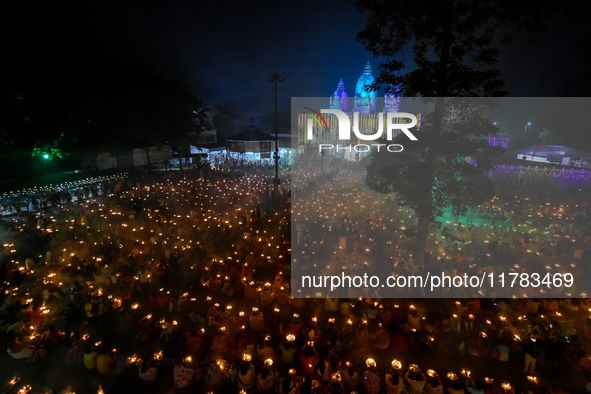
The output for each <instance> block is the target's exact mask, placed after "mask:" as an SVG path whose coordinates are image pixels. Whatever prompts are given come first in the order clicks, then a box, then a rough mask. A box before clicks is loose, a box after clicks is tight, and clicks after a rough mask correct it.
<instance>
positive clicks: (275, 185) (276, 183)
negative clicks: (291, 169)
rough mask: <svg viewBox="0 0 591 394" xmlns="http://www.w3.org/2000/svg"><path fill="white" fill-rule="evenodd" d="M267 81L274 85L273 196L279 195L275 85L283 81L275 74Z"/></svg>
mask: <svg viewBox="0 0 591 394" xmlns="http://www.w3.org/2000/svg"><path fill="white" fill-rule="evenodd" d="M269 81H271V82H272V83H274V84H275V153H274V154H273V156H274V159H275V179H273V193H274V194H275V196H277V195H279V183H280V182H281V181H280V180H279V143H278V140H279V138H278V136H277V84H278V83H279V82H282V81H283V78H281V76H280V75H279V74H277V73H275V74H273V75H271V77H270V78H269Z"/></svg>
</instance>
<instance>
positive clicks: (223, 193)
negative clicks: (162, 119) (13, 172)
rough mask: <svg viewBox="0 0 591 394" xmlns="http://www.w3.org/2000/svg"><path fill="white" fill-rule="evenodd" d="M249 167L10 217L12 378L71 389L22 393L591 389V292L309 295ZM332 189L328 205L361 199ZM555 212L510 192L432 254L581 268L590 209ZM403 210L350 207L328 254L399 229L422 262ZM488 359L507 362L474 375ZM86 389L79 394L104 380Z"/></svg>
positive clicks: (117, 189) (455, 262)
mask: <svg viewBox="0 0 591 394" xmlns="http://www.w3.org/2000/svg"><path fill="white" fill-rule="evenodd" d="M240 172H241V173H237V172H231V171H221V170H212V171H208V172H207V173H206V174H205V173H199V172H196V171H184V172H175V173H164V174H158V175H153V174H148V175H144V176H140V177H136V178H127V179H123V180H120V181H118V182H116V183H113V184H108V185H103V186H102V187H96V188H94V189H93V188H89V190H88V193H85V192H84V190H82V191H81V193H82V194H81V195H79V196H76V197H77V198H75V199H74V201H72V198H71V197H70V198H68V197H67V196H66V198H65V200H64V199H63V198H61V197H60V198H59V199H55V201H52V202H51V204H49V206H48V207H47V208H46V209H43V208H44V207H43V206H37V207H34V209H31V210H28V209H27V211H28V212H27V213H26V215H25V216H26V217H25V218H24V219H23V220H15V221H13V222H5V223H4V224H3V231H4V232H5V233H6V237H5V238H6V239H7V240H8V241H6V242H5V243H4V244H3V246H2V250H1V251H0V264H1V267H0V280H1V281H2V282H1V284H0V290H1V292H2V293H1V297H2V298H1V300H2V307H1V309H0V319H1V323H2V335H3V342H2V346H3V347H4V348H5V349H7V352H6V353H7V354H4V355H2V356H1V357H2V363H3V365H5V366H6V368H3V369H4V370H5V372H3V373H0V375H1V377H4V376H5V375H6V376H9V375H7V374H10V377H12V375H15V374H18V371H19V367H22V364H21V363H23V362H25V361H23V359H27V360H29V361H33V362H34V363H43V362H44V360H46V359H49V358H52V359H56V360H57V359H58V358H59V360H58V361H57V362H56V363H55V365H54V368H56V369H55V371H59V370H62V371H64V372H63V373H62V375H63V376H62V377H61V380H60V379H58V380H54V381H52V382H51V383H48V382H38V381H34V380H32V381H30V382H29V381H26V379H25V378H24V377H23V378H22V379H21V381H20V382H18V383H16V382H15V383H14V390H15V391H16V390H17V389H18V388H19V387H20V386H22V385H23V384H28V385H31V386H32V387H34V388H35V387H36V386H39V387H43V386H45V385H48V384H53V385H54V389H56V390H62V389H65V388H66V386H67V385H68V384H66V382H67V381H68V380H69V378H70V376H68V374H70V373H71V374H76V371H79V370H92V371H94V370H96V375H97V376H98V378H99V380H100V382H102V386H103V388H104V389H105V392H107V393H108V392H109V389H110V390H111V392H116V390H117V387H128V388H133V387H141V385H142V384H145V385H151V386H153V387H154V389H156V388H157V389H158V390H165V389H170V388H172V387H174V388H177V389H184V388H189V387H190V388H191V389H190V390H193V391H196V392H210V391H212V392H220V393H222V392H223V393H226V392H240V391H244V392H248V393H250V392H252V393H254V392H261V393H274V392H276V393H349V392H365V393H376V394H377V393H381V392H384V393H443V392H446V393H462V392H466V393H467V392H470V393H504V392H516V393H517V392H520V393H525V392H531V393H545V392H550V393H568V392H572V393H577V392H584V391H585V389H586V388H585V384H586V383H587V381H588V380H589V379H588V375H587V374H588V373H589V371H591V364H590V362H589V358H588V357H587V356H586V353H585V347H586V345H587V337H588V334H591V333H589V332H588V330H589V329H590V328H591V326H589V325H588V324H587V323H588V310H589V305H587V300H586V299H574V300H568V299H547V298H540V299H537V298H528V299H523V298H515V299H482V300H480V299H440V300H407V299H377V298H317V299H306V298H293V297H292V296H291V289H290V279H291V278H290V272H291V255H290V254H291V218H290V212H291V206H290V203H291V192H290V190H289V188H288V187H287V186H283V187H282V188H281V190H280V195H278V196H274V195H273V193H272V186H270V185H272V175H270V174H268V173H267V172H265V171H260V170H256V169H255V170H252V171H250V170H249V171H247V173H246V174H245V171H244V170H240ZM284 185H289V181H288V180H287V181H286V182H284ZM320 192H321V193H325V194H324V195H323V196H322V197H320V195H317V196H316V197H315V198H318V199H320V198H324V202H326V201H327V199H329V198H336V199H343V200H344V201H345V200H346V199H347V198H348V197H347V196H346V195H345V194H339V195H329V194H327V193H333V192H334V191H331V189H330V188H327V189H325V190H323V191H319V193H320ZM384 198H385V197H384ZM543 201H544V200H543V199H542V197H540V196H538V197H536V196H531V197H527V196H519V197H515V196H513V195H509V193H505V194H503V193H499V194H498V197H496V198H495V199H494V200H493V201H491V202H490V203H488V204H486V205H484V206H482V207H480V208H478V209H477V210H476V211H475V215H476V216H480V215H482V216H485V215H484V212H487V211H488V212H490V211H495V212H497V211H498V212H502V213H503V215H506V217H507V218H509V217H510V218H511V220H512V222H513V224H512V225H508V226H500V225H497V226H493V225H488V226H483V225H480V226H479V225H476V224H470V225H465V226H450V228H449V229H448V230H447V231H448V232H446V233H445V234H448V233H449V232H451V233H453V234H454V235H455V236H454V237H446V238H443V236H442V234H444V232H441V233H440V232H435V235H433V236H432V237H431V238H430V240H429V243H428V250H427V252H428V253H429V255H430V259H432V260H433V261H443V262H442V264H443V263H445V264H447V265H448V266H449V267H452V266H456V267H461V266H464V265H465V266H466V267H469V266H471V265H472V264H473V263H474V261H478V258H490V259H514V260H515V263H516V264H519V263H520V262H521V261H522V260H525V259H529V257H528V255H529V254H531V252H528V250H530V251H531V250H533V251H534V254H536V256H537V257H535V260H536V261H534V263H536V264H537V263H540V264H542V263H543V264H545V263H546V261H556V262H558V261H560V262H562V263H565V264H566V262H571V261H572V262H578V263H582V262H583V261H584V259H585V256H588V255H589V244H590V239H589V235H587V234H589V233H588V232H585V231H586V230H585V228H584V227H583V226H584V224H580V223H579V221H570V219H569V220H568V221H567V220H566V218H567V217H568V218H573V219H574V218H580V217H581V216H582V215H586V210H587V202H586V201H565V202H562V203H560V202H558V201H556V202H555V201H552V203H551V204H546V203H545V202H543ZM345 202H346V201H345ZM312 203H313V202H312ZM39 208H41V209H39ZM479 209H480V210H479ZM499 210H502V211H499ZM393 211H395V212H396V213H395V214H393V215H395V216H392V217H386V216H384V214H382V213H375V215H374V216H373V217H372V220H371V222H370V223H364V224H358V223H357V222H356V220H355V216H354V213H351V212H348V213H346V214H343V216H342V217H336V218H334V217H331V219H330V220H331V221H334V224H335V225H334V226H332V227H331V228H333V229H334V230H333V232H332V233H327V235H325V236H324V237H326V238H325V239H324V241H326V244H325V245H328V246H329V247H331V248H335V249H337V250H338V248H339V244H341V246H344V250H343V249H341V250H343V254H342V255H338V256H337V257H335V258H338V259H356V258H359V254H361V253H362V251H363V250H365V244H366V243H367V242H369V241H368V239H369V238H372V239H375V233H376V232H378V231H385V232H386V233H385V234H380V237H382V238H384V237H385V238H388V237H390V239H389V241H393V242H395V244H394V245H393V246H392V247H393V248H394V249H395V250H393V253H391V254H390V255H391V256H392V263H393V264H395V265H398V264H400V265H401V266H403V265H405V264H406V265H409V264H412V261H411V260H410V259H411V256H410V253H409V251H410V250H411V248H412V240H411V239H410V238H411V237H410V236H409V233H408V232H406V231H405V229H402V228H401V227H402V226H401V225H400V223H401V222H400V220H405V223H406V225H407V226H409V227H410V226H412V225H413V223H412V220H410V219H409V216H405V215H407V213H405V211H404V210H398V209H395V210H393ZM559 212H560V215H561V217H560V220H557V216H556V215H557V214H558V213H559ZM488 215H489V216H491V215H492V214H488ZM390 219H392V220H390ZM560 223H568V224H564V225H561V224H560ZM571 223H574V225H571ZM331 224H332V222H331ZM491 224H494V219H493V222H492V223H491ZM520 224H527V225H529V226H546V227H547V229H548V231H547V233H544V234H540V235H537V234H536V235H534V236H528V235H527V234H524V233H523V232H519V231H514V229H517V228H518V227H519V226H518V225H520ZM550 224H551V226H550ZM382 229H384V230H382ZM317 230H318V228H317V227H313V226H310V227H305V228H303V229H302V231H301V232H302V234H301V237H300V234H299V235H298V236H297V238H298V242H303V243H306V242H312V240H314V239H316V240H317V239H319V238H318V237H322V235H319V234H317V233H316V232H317ZM342 237H345V238H347V241H348V242H345V244H342V242H341V241H342ZM300 238H301V239H300ZM566 239H568V243H565V242H563V241H564V240H566ZM485 240H487V241H488V242H484V241H485ZM461 245H466V247H463V248H461V250H458V247H459V246H461ZM310 247H311V248H312V246H310ZM535 252H537V253H535ZM528 261H530V260H528ZM530 262H531V261H530ZM450 269H451V268H450ZM9 357H12V358H13V359H14V360H8V359H9ZM466 360H468V361H466ZM470 360H472V361H470ZM474 360H485V365H490V366H491V367H490V368H488V367H487V368H486V369H482V368H481V369H480V370H478V368H476V367H475V368H474V370H473V371H468V370H467V369H470V365H471V364H470V363H472V362H474V363H475V365H476V364H477V363H476V362H475V361H474ZM460 361H466V364H465V365H463V366H460ZM92 373H94V372H92ZM72 379H73V381H74V383H72V385H73V386H74V387H72V388H73V390H76V387H75V385H76V384H80V385H82V386H84V384H88V383H87V382H76V380H75V379H74V378H72ZM8 380H9V379H7V381H8ZM0 383H1V382H0ZM78 390H79V391H81V392H82V391H85V390H86V391H88V387H81V388H79V389H78ZM94 390H96V388H94Z"/></svg>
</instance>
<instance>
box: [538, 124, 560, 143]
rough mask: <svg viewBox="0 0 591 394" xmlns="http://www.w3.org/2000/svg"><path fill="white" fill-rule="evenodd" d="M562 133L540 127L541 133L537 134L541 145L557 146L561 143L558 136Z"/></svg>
mask: <svg viewBox="0 0 591 394" xmlns="http://www.w3.org/2000/svg"><path fill="white" fill-rule="evenodd" d="M561 135H562V133H556V132H554V131H552V130H551V129H550V128H548V127H542V131H541V132H540V133H539V134H538V138H539V139H540V142H541V143H542V145H558V144H561V143H563V141H562V138H560V136H561Z"/></svg>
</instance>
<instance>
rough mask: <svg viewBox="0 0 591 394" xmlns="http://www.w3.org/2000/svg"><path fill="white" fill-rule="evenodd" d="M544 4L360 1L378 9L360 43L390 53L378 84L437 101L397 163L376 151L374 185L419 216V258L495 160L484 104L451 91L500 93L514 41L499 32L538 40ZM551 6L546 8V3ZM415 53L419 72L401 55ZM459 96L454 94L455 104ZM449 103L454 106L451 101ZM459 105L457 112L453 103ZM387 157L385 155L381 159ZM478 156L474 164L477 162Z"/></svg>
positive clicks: (374, 51)
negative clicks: (441, 217)
mask: <svg viewBox="0 0 591 394" xmlns="http://www.w3.org/2000/svg"><path fill="white" fill-rule="evenodd" d="M542 3H544V1H542V2H536V3H535V4H534V3H533V2H529V1H528V2H512V1H508V0H499V1H494V0H483V1H477V2H474V1H470V0H438V1H431V0H358V1H357V3H356V4H357V7H358V8H359V9H360V10H361V11H365V12H370V13H371V15H370V17H369V19H368V21H367V23H366V25H365V28H364V29H363V30H362V31H361V32H359V33H358V34H357V39H358V40H359V41H360V42H361V43H362V45H363V46H364V47H365V48H366V49H367V50H369V51H370V52H371V53H372V54H373V55H374V56H376V57H377V56H385V57H386V58H387V61H386V62H384V63H382V64H381V65H380V75H379V77H378V78H377V79H376V82H375V83H374V85H373V86H372V88H373V89H377V88H379V87H381V86H384V87H385V90H386V92H389V93H394V92H396V91H397V90H399V92H400V94H402V95H406V96H409V97H410V96H422V97H435V99H434V110H433V112H432V114H430V116H429V118H428V119H427V122H426V123H427V124H426V127H424V129H423V130H422V132H421V138H419V141H418V142H417V143H413V144H407V146H409V149H407V148H406V146H405V152H404V153H403V154H401V155H398V156H397V157H396V158H397V159H398V160H397V161H391V160H390V159H384V157H383V154H382V155H380V154H376V155H374V159H373V162H372V164H370V166H369V167H368V177H367V183H368V185H369V186H370V187H373V188H375V189H377V190H380V191H382V192H392V191H395V192H396V193H397V195H398V196H399V199H400V201H401V202H402V203H403V204H404V205H406V206H408V207H411V208H412V209H414V211H415V212H416V215H417V216H418V227H417V234H416V243H415V251H414V255H415V259H417V260H422V256H424V255H425V250H426V243H427V237H428V234H429V227H430V224H431V223H432V221H433V219H434V218H435V217H436V216H437V215H438V214H440V213H441V212H442V210H443V209H446V208H448V207H451V208H452V210H453V211H454V213H456V214H457V213H461V212H462V211H464V210H465V207H466V204H467V203H468V204H469V203H474V202H476V201H474V199H473V198H470V197H471V196H474V194H472V193H473V192H474V191H475V188H474V183H473V180H474V179H479V180H480V181H482V180H484V178H483V176H484V174H485V173H486V171H487V169H488V168H490V166H491V165H492V162H491V155H492V154H493V153H494V151H492V149H489V147H488V146H487V144H486V142H485V140H484V139H483V138H478V137H482V136H484V135H486V134H488V133H491V134H492V133H494V132H495V131H496V129H495V128H494V126H493V125H492V122H489V121H487V120H485V119H483V118H482V116H481V115H480V114H479V113H478V111H473V110H474V109H478V108H471V106H472V104H470V103H466V102H456V103H453V102H449V101H450V100H446V99H445V97H478V96H500V95H503V94H504V92H503V91H502V90H501V89H502V87H503V82H502V81H501V79H500V77H499V72H498V70H496V69H494V68H492V65H494V64H495V62H496V61H497V59H498V56H499V54H500V49H499V46H500V45H501V44H504V43H508V42H510V41H511V39H512V37H511V36H510V35H508V34H506V35H504V36H502V37H499V36H498V33H497V32H499V31H508V30H503V29H504V28H506V27H508V26H516V27H517V28H524V29H526V30H527V31H528V32H531V33H532V34H531V35H530V37H534V36H535V34H536V33H538V32H539V31H540V30H541V27H542V24H541V21H542V20H543V19H544V17H545V16H546V15H549V13H550V11H552V9H551V8H548V7H547V5H548V4H542ZM545 6H546V7H545ZM407 49H410V50H412V54H413V60H414V63H415V65H416V68H414V69H412V70H410V71H407V72H406V73H401V74H400V75H398V72H399V71H401V70H403V69H404V68H405V64H404V62H403V61H402V60H399V58H398V56H400V55H401V54H402V52H403V51H406V50H407ZM451 101H453V100H451ZM450 104H451V106H450ZM454 106H455V108H454ZM456 110H459V111H460V113H462V114H468V113H471V116H470V117H466V118H465V120H460V122H446V112H447V113H448V114H449V112H450V111H456ZM380 156H381V157H380ZM470 159H472V160H474V159H475V160H476V162H477V163H478V165H477V167H475V166H474V165H473V164H470Z"/></svg>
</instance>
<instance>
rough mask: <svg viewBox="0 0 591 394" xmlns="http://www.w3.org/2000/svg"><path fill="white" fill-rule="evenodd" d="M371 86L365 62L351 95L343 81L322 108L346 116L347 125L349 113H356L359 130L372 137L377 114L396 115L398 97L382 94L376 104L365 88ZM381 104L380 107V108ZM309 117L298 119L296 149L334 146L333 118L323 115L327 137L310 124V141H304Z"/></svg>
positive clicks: (335, 119) (369, 74)
mask: <svg viewBox="0 0 591 394" xmlns="http://www.w3.org/2000/svg"><path fill="white" fill-rule="evenodd" d="M374 82H375V78H374V76H373V71H372V68H371V64H370V62H369V61H368V62H367V63H366V64H365V67H364V69H363V72H362V74H361V76H360V77H359V79H358V80H357V84H356V85H355V95H354V96H352V97H349V95H348V94H347V89H346V86H345V83H344V81H343V79H342V78H341V79H340V81H339V83H338V84H337V88H336V90H335V91H334V93H333V94H332V95H331V96H330V99H329V102H328V103H327V105H326V106H324V107H322V108H330V109H338V110H341V111H344V112H345V113H347V114H349V118H350V120H351V123H352V122H353V119H352V118H353V112H358V113H359V129H360V130H361V131H362V132H363V133H365V132H367V134H373V133H375V130H376V129H377V127H378V114H379V113H380V112H382V113H384V114H385V113H389V112H398V109H399V107H400V96H399V95H396V94H386V96H385V97H384V99H383V100H379V101H378V97H377V91H375V90H373V91H372V90H369V87H370V86H371V85H372V84H373V83H374ZM380 104H381V105H380ZM308 117H309V114H306V113H300V114H299V115H298V145H299V146H300V147H302V146H304V145H306V144H308V143H310V142H314V143H327V144H336V143H339V141H338V140H337V127H338V122H337V118H336V116H334V115H331V114H324V115H323V117H324V119H325V120H326V123H327V126H328V133H326V132H320V133H318V131H320V125H319V124H316V123H315V124H314V128H315V129H314V136H315V139H314V141H308V140H307V139H306V135H305V134H306V133H305V125H306V121H307V119H308Z"/></svg>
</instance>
